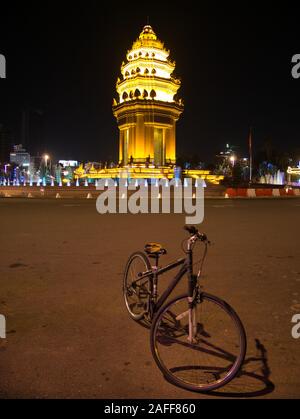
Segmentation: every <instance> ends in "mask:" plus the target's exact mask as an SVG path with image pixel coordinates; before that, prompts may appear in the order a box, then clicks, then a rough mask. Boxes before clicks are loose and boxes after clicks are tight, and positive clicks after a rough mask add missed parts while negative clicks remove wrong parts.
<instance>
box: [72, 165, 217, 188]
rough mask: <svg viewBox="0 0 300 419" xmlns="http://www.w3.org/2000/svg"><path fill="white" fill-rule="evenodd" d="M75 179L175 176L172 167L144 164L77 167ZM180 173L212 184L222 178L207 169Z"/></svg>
mask: <svg viewBox="0 0 300 419" xmlns="http://www.w3.org/2000/svg"><path fill="white" fill-rule="evenodd" d="M74 174H75V179H76V180H80V179H84V180H85V185H87V181H88V180H90V181H95V182H96V185H97V184H98V180H99V179H134V180H144V179H145V180H146V179H152V180H153V179H155V180H159V179H168V180H172V179H174V178H175V173H174V169H173V168H171V167H160V168H155V167H144V166H133V167H124V168H115V169H99V170H97V169H95V168H94V167H93V168H91V169H90V170H89V171H85V170H84V169H83V167H82V166H81V167H79V168H78V169H77V170H75V172H74ZM182 175H183V177H184V178H192V179H195V180H198V179H202V180H204V181H208V182H209V183H211V184H213V185H219V184H220V182H221V181H222V180H223V179H224V176H221V175H212V174H211V172H210V171H208V170H183V171H182Z"/></svg>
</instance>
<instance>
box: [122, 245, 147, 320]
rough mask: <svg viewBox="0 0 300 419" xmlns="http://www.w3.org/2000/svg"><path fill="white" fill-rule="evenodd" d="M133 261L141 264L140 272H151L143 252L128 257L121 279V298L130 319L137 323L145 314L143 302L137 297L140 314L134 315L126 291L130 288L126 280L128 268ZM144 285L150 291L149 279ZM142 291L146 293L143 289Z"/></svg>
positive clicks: (128, 280) (127, 279)
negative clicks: (142, 268)
mask: <svg viewBox="0 0 300 419" xmlns="http://www.w3.org/2000/svg"><path fill="white" fill-rule="evenodd" d="M135 260H139V261H140V262H141V263H142V267H144V270H142V271H150V270H151V264H150V261H149V259H148V257H147V255H146V254H145V253H143V252H135V253H133V254H132V255H131V256H130V257H129V259H128V261H127V264H126V268H125V272H124V277H123V297H124V300H125V305H126V308H127V311H128V313H129V315H130V317H131V318H132V319H133V320H136V321H139V320H142V319H143V317H144V312H145V309H144V308H145V307H144V304H145V301H142V299H141V298H140V295H137V300H138V304H137V305H140V306H141V313H135V312H134V311H133V309H132V307H131V306H130V301H129V291H128V290H129V287H130V284H129V282H130V279H129V278H128V276H129V272H130V267H131V266H132V264H133V262H134V261H135ZM146 283H147V285H146V287H147V291H150V289H151V286H150V285H151V284H149V278H148V279H147V280H146ZM131 284H132V282H131ZM143 291H144V292H146V290H145V289H144V290H143Z"/></svg>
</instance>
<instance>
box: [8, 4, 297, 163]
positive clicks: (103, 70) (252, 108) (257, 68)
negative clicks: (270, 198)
mask: <svg viewBox="0 0 300 419" xmlns="http://www.w3.org/2000/svg"><path fill="white" fill-rule="evenodd" d="M24 3H26V4H24ZM107 4H108V5H106V6H104V5H103V3H102V2H101V1H99V0H98V1H95V0H93V1H92V0H85V1H84V2H81V1H77V2H75V1H72V2H66V1H63V0H61V1H59V2H58V1H51V2H47V1H43V2H41V1H39V2H27V1H26V2H13V1H11V2H9V6H6V7H5V8H4V6H2V5H1V17H0V19H1V25H0V53H2V54H4V55H5V56H6V59H7V79H6V80H0V97H1V101H0V123H4V124H5V126H6V127H8V128H9V129H10V130H11V131H12V132H13V133H14V136H15V142H21V117H22V109H27V110H29V109H30V110H31V111H30V115H31V116H30V128H31V129H30V131H31V132H32V136H31V137H32V138H31V140H30V141H29V144H27V146H30V145H31V147H32V148H34V147H38V148H40V149H41V150H40V151H41V152H43V151H48V152H49V153H52V155H54V156H55V157H59V158H74V159H79V160H93V161H99V160H101V159H102V160H106V159H108V158H112V159H114V160H117V158H118V130H117V125H116V122H115V120H114V118H113V116H112V110H111V105H112V98H113V96H115V83H116V79H117V77H118V76H119V73H120V65H121V63H122V61H123V60H124V58H125V53H126V51H127V50H128V49H129V48H130V47H131V45H132V43H133V41H134V40H135V39H136V38H137V37H138V35H139V33H140V32H141V30H142V28H143V26H144V25H145V24H146V23H147V16H148V15H149V17H150V24H151V25H152V26H153V28H154V30H155V31H156V33H157V34H158V36H159V37H160V39H161V40H163V41H164V42H165V43H166V46H167V47H168V48H169V49H170V50H171V57H172V58H173V59H175V60H176V62H177V69H176V74H177V75H178V76H180V77H181V78H182V83H183V85H182V89H181V94H182V96H183V98H184V100H185V105H186V108H185V112H184V115H183V116H182V118H181V120H180V122H179V124H178V130H177V133H178V137H177V145H178V152H179V153H186V154H194V153H197V154H199V155H200V156H201V158H202V159H203V160H209V159H212V158H213V156H214V154H215V153H216V152H217V151H220V149H222V148H224V145H225V144H226V143H227V142H229V143H232V144H235V145H240V146H241V149H243V148H244V149H245V150H246V149H247V136H248V131H249V127H250V126H253V129H254V144H255V147H256V148H257V149H258V148H259V147H261V146H262V144H263V142H264V141H265V140H266V139H271V140H272V142H273V143H274V145H275V146H276V147H277V148H279V149H280V150H282V151H285V150H292V149H293V148H297V147H298V145H299V137H300V79H298V80H295V79H293V78H292V77H291V69H292V64H291V59H292V56H293V55H295V54H297V53H298V54H300V32H299V22H297V20H299V19H298V16H299V14H298V12H297V10H294V9H292V8H290V9H288V8H287V7H286V8H285V9H282V8H281V9H279V6H276V5H275V2H273V3H272V7H267V8H266V10H264V9H262V5H260V6H258V5H257V6H256V5H255V3H253V2H251V3H249V4H251V6H246V5H247V3H246V2H239V5H240V6H239V7H240V8H237V7H235V8H233V7H231V8H229V7H228V5H227V3H226V2H223V6H222V7H221V8H220V7H219V6H217V5H215V6H211V7H209V8H208V7H206V6H203V3H202V2H198V7H197V2H190V1H185V2H181V3H180V2H170V1H160V2H153V3H150V2H144V1H139V2H135V1H123V2H122V3H119V2H118V3H116V2H107ZM258 4H259V3H258ZM199 5H200V7H199ZM36 110H39V111H42V112H43V114H42V115H40V114H38V113H37V112H36ZM40 136H41V138H42V142H41V144H34V141H35V138H38V137H40ZM299 157H300V156H299Z"/></svg>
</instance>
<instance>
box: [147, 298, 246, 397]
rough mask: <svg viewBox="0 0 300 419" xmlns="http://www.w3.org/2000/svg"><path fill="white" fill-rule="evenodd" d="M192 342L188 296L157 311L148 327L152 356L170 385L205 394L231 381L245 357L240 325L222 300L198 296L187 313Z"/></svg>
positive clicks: (231, 310) (234, 314)
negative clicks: (191, 319) (191, 322)
mask: <svg viewBox="0 0 300 419" xmlns="http://www.w3.org/2000/svg"><path fill="white" fill-rule="evenodd" d="M191 317H192V318H193V325H194V328H193V331H194V332H193V334H194V336H193V341H192V343H191V339H190V327H189V326H190V320H189V319H190V312H189V306H188V299H187V295H185V296H181V297H177V298H176V299H174V300H172V301H171V302H169V303H168V304H167V305H166V306H164V307H162V308H161V309H160V310H159V312H158V313H157V315H156V317H155V319H154V321H153V324H152V328H151V351H152V355H153V357H154V359H155V361H156V363H157V365H158V367H159V368H160V370H161V371H162V373H163V374H164V376H165V378H166V379H167V380H168V381H170V382H171V383H172V384H175V385H177V386H179V387H182V388H184V389H186V390H191V391H198V392H208V391H212V390H215V389H217V388H220V387H222V386H224V385H225V384H227V383H228V382H229V381H231V380H232V379H233V378H234V377H235V376H236V375H237V373H238V372H239V370H240V368H241V366H242V364H243V362H244V358H245V353H246V335H245V331H244V327H243V325H242V323H241V321H240V319H239V317H238V316H237V314H236V313H235V311H234V310H233V309H232V308H231V307H230V306H229V305H228V304H227V303H225V301H222V300H220V299H219V298H217V297H214V296H212V295H209V294H205V293H203V294H202V295H201V299H199V301H197V302H196V301H195V303H194V309H193V312H192V316H191Z"/></svg>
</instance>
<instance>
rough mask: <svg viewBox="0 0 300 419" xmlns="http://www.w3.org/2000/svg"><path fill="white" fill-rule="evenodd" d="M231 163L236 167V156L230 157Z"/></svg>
mask: <svg viewBox="0 0 300 419" xmlns="http://www.w3.org/2000/svg"><path fill="white" fill-rule="evenodd" d="M230 161H231V163H232V166H234V165H235V161H236V157H235V156H231V157H230Z"/></svg>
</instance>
